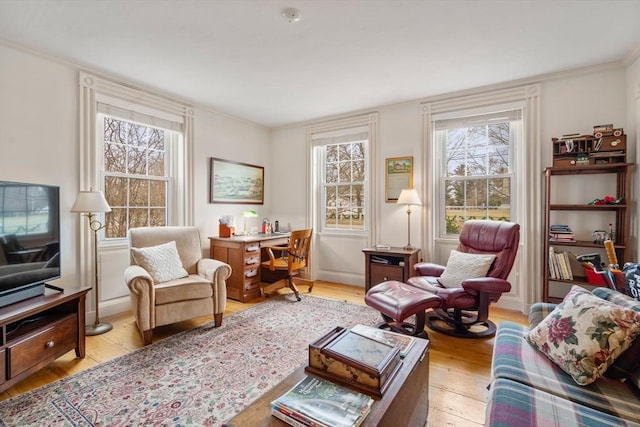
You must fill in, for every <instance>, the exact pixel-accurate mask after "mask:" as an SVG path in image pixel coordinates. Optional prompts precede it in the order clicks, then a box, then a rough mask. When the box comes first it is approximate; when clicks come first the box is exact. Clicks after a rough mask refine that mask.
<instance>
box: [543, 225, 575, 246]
mask: <svg viewBox="0 0 640 427" xmlns="http://www.w3.org/2000/svg"><path fill="white" fill-rule="evenodd" d="M549 241H550V242H554V243H575V241H576V239H575V236H574V234H573V230H571V227H569V226H568V225H566V224H552V225H551V226H550V227H549Z"/></svg>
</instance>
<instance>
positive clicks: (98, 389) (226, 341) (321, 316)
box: [0, 295, 380, 426]
mask: <svg viewBox="0 0 640 427" xmlns="http://www.w3.org/2000/svg"><path fill="white" fill-rule="evenodd" d="M293 301H295V300H294V299H293V295H283V296H279V297H276V298H272V299H268V300H267V301H265V302H263V303H260V304H258V305H256V306H253V307H251V308H248V309H246V310H243V311H241V312H238V313H234V314H231V315H230V316H227V317H225V318H224V319H223V322H222V326H221V327H220V328H214V327H213V323H210V324H207V325H203V326H201V327H198V328H195V329H192V330H189V331H185V332H182V333H179V334H177V335H174V336H172V337H170V338H166V339H164V340H161V341H158V342H156V343H154V344H152V345H150V346H147V347H145V348H143V349H140V350H138V351H136V352H134V353H131V354H128V355H126V356H122V357H120V358H117V359H114V360H111V361H109V362H106V363H104V364H102V365H99V366H96V367H94V368H90V369H88V370H86V371H83V372H80V373H78V374H76V375H73V376H70V377H68V378H64V379H62V380H59V381H56V382H54V383H51V384H48V385H46V386H44V387H41V388H39V389H36V390H33V391H31V392H28V393H24V394H22V395H20V396H17V397H14V398H12V399H10V400H7V401H4V402H0V421H1V422H3V423H4V425H8V426H24V425H38V426H41V425H47V426H97V425H100V426H131V425H134V426H137V425H157V426H165V425H170V426H193V425H199V426H202V425H207V426H216V425H220V424H222V423H223V422H224V421H226V420H227V419H229V418H231V417H232V416H234V415H235V414H236V413H238V412H239V411H240V410H242V409H243V408H244V407H245V406H247V405H248V404H250V403H251V402H252V401H253V400H255V399H256V398H258V397H259V396H260V395H261V394H263V393H264V392H265V391H267V390H268V389H269V388H271V387H272V386H274V385H275V384H276V383H278V382H279V381H281V380H282V379H283V378H284V377H286V376H287V375H289V374H290V373H291V372H293V370H294V369H295V368H296V367H298V366H300V365H302V364H305V363H306V361H307V357H308V353H307V351H308V344H309V343H310V342H312V341H313V340H315V339H316V338H318V337H320V336H322V335H323V334H325V333H327V332H329V331H330V330H331V329H333V328H334V327H336V326H345V327H350V326H353V325H355V324H357V323H361V324H369V325H374V324H376V323H377V322H378V321H379V320H380V315H379V313H378V312H377V311H375V310H373V309H371V308H369V307H366V306H359V305H355V304H349V303H346V302H341V301H335V300H329V299H324V298H319V297H313V296H310V295H304V297H303V299H302V301H301V302H293Z"/></svg>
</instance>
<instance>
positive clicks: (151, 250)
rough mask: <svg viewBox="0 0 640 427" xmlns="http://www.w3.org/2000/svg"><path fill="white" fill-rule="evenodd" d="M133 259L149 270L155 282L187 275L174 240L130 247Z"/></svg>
mask: <svg viewBox="0 0 640 427" xmlns="http://www.w3.org/2000/svg"><path fill="white" fill-rule="evenodd" d="M131 253H132V254H133V259H134V260H135V261H136V264H138V265H139V266H140V267H142V268H144V269H145V270H147V271H148V272H149V274H150V275H151V277H152V278H153V281H154V282H155V283H163V282H168V281H169V280H174V279H180V278H181V277H187V276H188V275H189V273H187V270H185V269H184V268H183V267H182V261H180V255H178V248H177V246H176V242H175V241H171V242H168V243H164V244H162V245H158V246H150V247H148V248H131Z"/></svg>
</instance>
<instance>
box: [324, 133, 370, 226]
mask: <svg viewBox="0 0 640 427" xmlns="http://www.w3.org/2000/svg"><path fill="white" fill-rule="evenodd" d="M340 133H341V135H339V136H324V137H323V136H320V137H317V138H314V145H315V147H316V148H315V150H316V158H317V159H318V160H319V162H318V164H319V165H320V167H319V168H318V175H319V183H320V186H319V189H320V193H321V194H320V197H319V200H320V202H319V204H318V207H319V215H318V217H319V220H320V224H321V229H322V230H324V231H338V230H340V231H356V232H363V231H365V230H366V229H367V227H366V224H367V212H366V211H367V209H366V200H367V194H366V193H367V182H366V171H367V149H368V142H369V136H368V132H361V131H358V130H352V131H351V132H349V131H345V132H340Z"/></svg>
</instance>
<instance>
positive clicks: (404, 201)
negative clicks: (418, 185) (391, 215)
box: [396, 188, 422, 205]
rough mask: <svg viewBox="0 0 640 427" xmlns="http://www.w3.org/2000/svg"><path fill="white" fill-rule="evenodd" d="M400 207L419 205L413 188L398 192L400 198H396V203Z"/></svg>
mask: <svg viewBox="0 0 640 427" xmlns="http://www.w3.org/2000/svg"><path fill="white" fill-rule="evenodd" d="M396 203H398V204H400V205H421V204H422V202H421V201H420V196H419V195H418V192H417V191H416V190H415V189H414V188H405V189H404V190H402V191H401V192H400V196H398V201H397V202H396Z"/></svg>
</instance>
